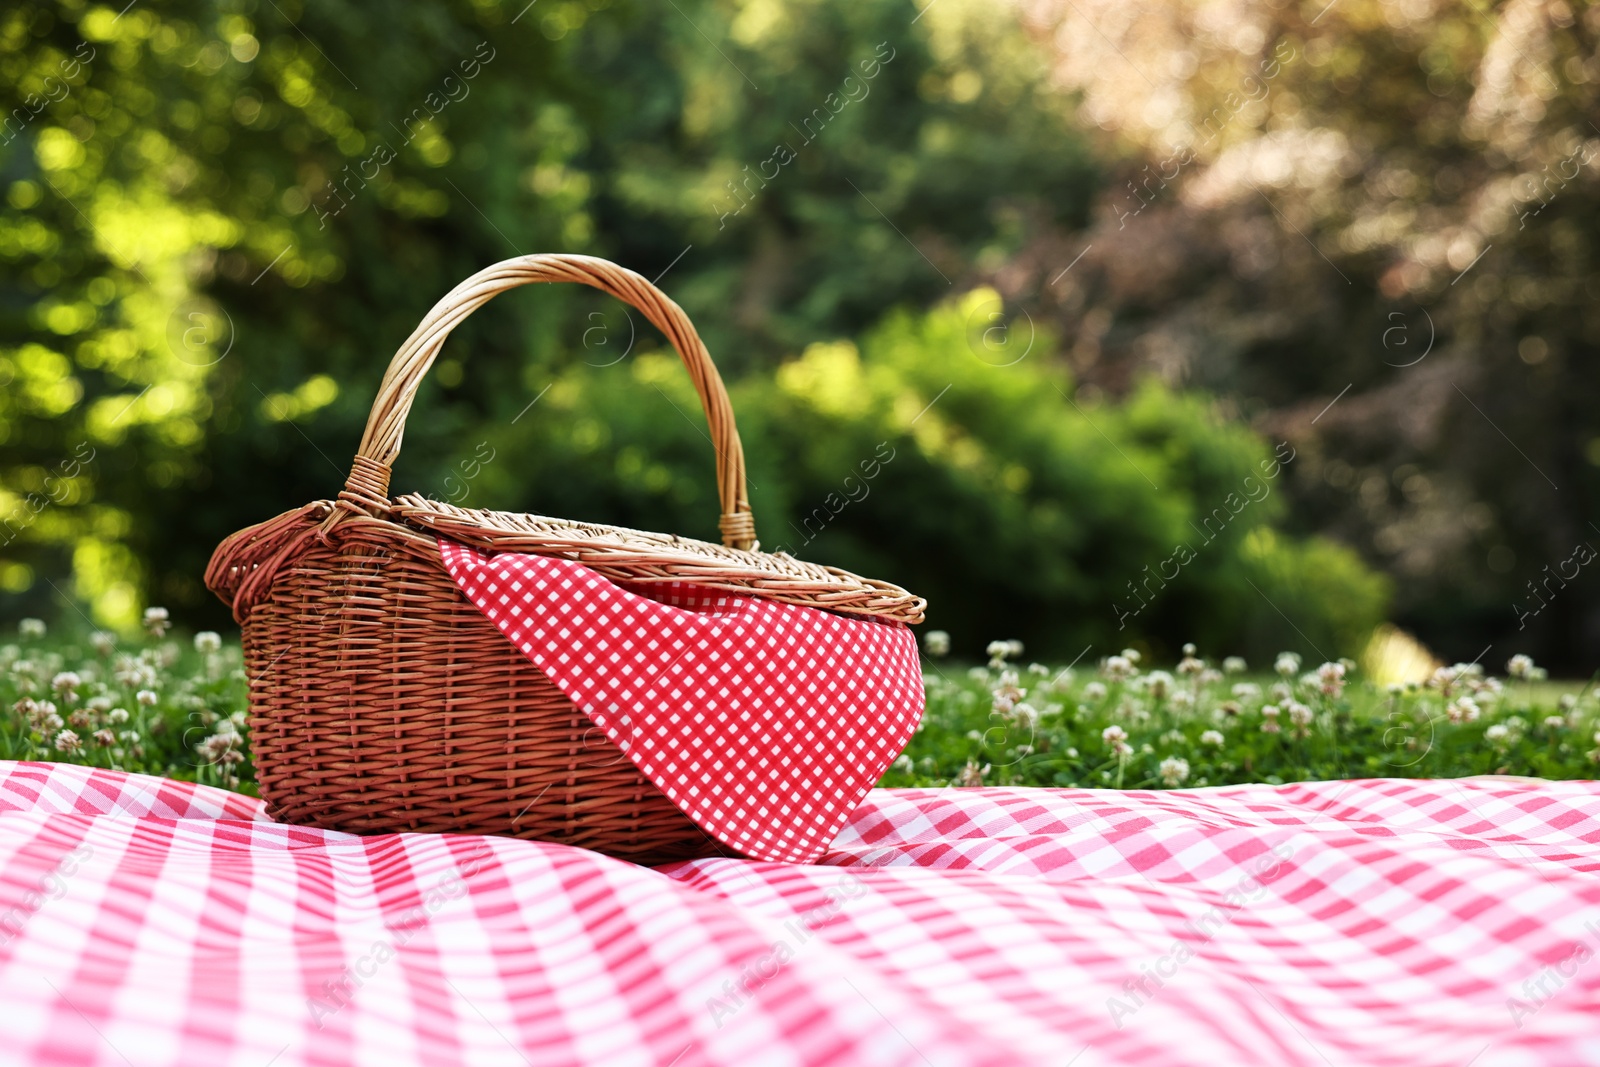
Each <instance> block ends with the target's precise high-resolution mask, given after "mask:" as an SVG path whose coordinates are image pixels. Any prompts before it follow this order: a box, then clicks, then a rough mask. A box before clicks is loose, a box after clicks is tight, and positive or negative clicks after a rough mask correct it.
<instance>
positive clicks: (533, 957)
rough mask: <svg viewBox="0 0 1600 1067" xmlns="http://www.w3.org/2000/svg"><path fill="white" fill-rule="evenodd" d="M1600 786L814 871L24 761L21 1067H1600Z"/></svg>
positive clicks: (1192, 819) (926, 835)
mask: <svg viewBox="0 0 1600 1067" xmlns="http://www.w3.org/2000/svg"><path fill="white" fill-rule="evenodd" d="M1597 870H1600V786H1597V785H1596V784H1594V783H1536V782H1525V781H1506V780H1488V779H1478V780H1466V781H1459V782H1448V781H1446V782H1407V781H1389V780H1377V781H1362V782H1332V783H1319V784H1307V785H1295V786H1284V787H1279V788H1271V787H1266V786H1250V787H1232V788H1226V789H1199V790H1189V791H1185V792H1165V793H1115V792H1108V791H1094V790H1024V789H974V790H876V791H874V792H873V793H872V794H870V795H869V797H868V798H867V801H866V803H865V804H864V805H863V806H862V807H861V808H860V809H859V810H858V811H857V812H856V813H855V815H854V816H853V817H852V818H851V820H850V822H849V823H848V824H847V825H846V826H845V828H844V830H843V832H842V833H841V835H840V836H839V838H838V840H837V841H836V842H835V843H834V845H833V848H832V849H831V851H830V852H829V853H828V854H827V856H826V857H825V858H824V861H823V863H822V864H820V865H815V866H800V865H788V864H780V863H771V862H757V861H751V860H733V859H710V860H697V861H694V862H689V863H680V864H674V865H671V866H668V867H665V868H662V869H659V870H649V869H645V868H641V867H635V866H631V865H629V864H626V863H622V862H618V861H616V860H612V859H608V858H606V857H603V856H599V855H595V854H593V853H588V852H583V851H580V850H576V849H572V848H569V847H565V846H558V845H544V844H537V843H531V842H525V841H514V840H507V839H499V838H477V837H465V836H459V837H458V836H427V835H409V834H406V835H396V836H385V837H367V838H360V837H354V836H350V835H347V834H341V833H332V832H326V831H320V830H311V829H304V828H300V827H293V826H284V825H279V824H275V823H272V822H269V821H267V820H266V819H265V818H264V817H263V815H262V814H261V810H260V808H259V806H258V805H257V804H256V803H255V802H254V801H251V800H248V799H246V798H241V797H238V796H234V795H231V794H228V793H224V792H220V791H217V790H214V789H207V788H200V787H194V786H189V785H183V784H179V783H174V782H169V781H163V780H161V779H156V778H147V777H141V776H137V775H123V774H117V773H112V772H107V771H91V770H86V769H83V768H79V767H70V766H61V765H53V764H39V763H21V764H18V763H11V764H0V1062H4V1063H29V1064H52V1065H54V1064H105V1065H115V1067H155V1065H158V1064H169V1063H184V1064H206V1065H208V1067H225V1065H239V1067H268V1065H277V1067H283V1065H289V1064H301V1063H306V1064H328V1065H343V1064H374V1065H379V1067H397V1065H401V1064H410V1063H427V1064H441V1065H443V1064H458V1063H473V1064H477V1063H483V1064H509V1065H513V1067H517V1065H524V1064H532V1065H535V1067H545V1065H555V1064H576V1063H590V1064H639V1065H651V1067H695V1065H701V1064H716V1065H727V1067H749V1065H753V1064H755V1065H761V1064H835V1063H837V1064H866V1065H872V1067H878V1065H897V1064H904V1065H907V1067H927V1065H934V1067H955V1065H965V1064H996V1065H999V1064H1005V1065H1008V1067H1009V1065H1014V1064H1049V1065H1055V1067H1064V1065H1066V1064H1074V1065H1078V1067H1090V1065H1094V1064H1139V1065H1146V1064H1148V1065H1168V1064H1206V1065H1212V1064H1236V1063H1270V1064H1294V1065H1299V1064H1304V1065H1310V1067H1329V1065H1333V1067H1342V1065H1345V1064H1353V1065H1354V1064H1359V1065H1366V1064H1376V1065H1384V1064H1395V1065H1405V1067H1417V1065H1425V1064H1439V1065H1447V1067H1468V1065H1469V1064H1471V1065H1472V1067H1488V1065H1501V1064H1528V1065H1535V1064H1537V1065H1558V1067H1559V1065H1567V1064H1580V1063H1600V960H1597V956H1600V878H1597V877H1596V875H1597Z"/></svg>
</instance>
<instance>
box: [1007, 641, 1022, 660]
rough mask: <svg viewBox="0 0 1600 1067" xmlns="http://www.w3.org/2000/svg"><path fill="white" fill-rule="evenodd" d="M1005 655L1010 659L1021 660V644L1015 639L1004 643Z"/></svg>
mask: <svg viewBox="0 0 1600 1067" xmlns="http://www.w3.org/2000/svg"><path fill="white" fill-rule="evenodd" d="M1006 655H1007V656H1008V657H1009V658H1011V659H1021V658H1022V642H1021V641H1018V640H1017V639H1016V638H1015V637H1013V638H1012V639H1011V640H1009V641H1007V642H1006Z"/></svg>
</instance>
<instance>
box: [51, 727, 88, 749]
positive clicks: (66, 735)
mask: <svg viewBox="0 0 1600 1067" xmlns="http://www.w3.org/2000/svg"><path fill="white" fill-rule="evenodd" d="M55 746H56V748H57V749H59V750H60V751H62V752H66V753H73V752H77V751H78V750H79V749H81V748H83V742H82V741H80V740H79V739H78V735H77V734H75V733H73V732H72V731H71V730H62V731H61V732H60V733H58V734H56V736H55Z"/></svg>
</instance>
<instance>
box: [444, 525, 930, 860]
mask: <svg viewBox="0 0 1600 1067" xmlns="http://www.w3.org/2000/svg"><path fill="white" fill-rule="evenodd" d="M439 551H440V554H441V555H442V556H443V557H444V563H445V566H446V567H447V568H449V570H450V574H451V576H452V577H454V578H455V580H456V584H457V585H458V586H460V587H461V590H462V592H463V593H465V594H466V595H467V597H468V599H470V600H471V601H472V602H473V603H474V604H476V605H477V606H478V609H479V610H480V611H482V612H483V613H484V614H485V615H486V616H488V618H489V619H490V621H492V622H493V623H494V624H495V625H496V626H498V627H499V628H500V631H501V632H502V633H504V634H505V635H506V637H507V638H509V639H510V641H511V643H512V644H513V645H515V646H516V647H518V648H520V649H521V650H522V651H523V653H524V654H525V655H527V657H528V658H529V659H530V660H532V661H533V663H534V665H535V666H537V667H538V668H539V669H540V670H541V671H543V672H544V673H545V675H547V676H548V677H549V678H550V680H551V681H553V682H554V683H555V684H556V686H557V687H559V688H560V689H561V691H562V692H563V693H565V694H566V695H567V696H568V697H569V698H570V699H571V700H572V702H573V703H574V704H576V705H577V706H578V707H580V708H582V709H583V711H584V713H585V714H587V715H588V716H589V717H590V718H591V719H593V720H594V723H595V725H596V726H598V727H600V729H601V730H603V731H605V735H606V737H608V738H609V739H610V740H611V742H612V743H613V744H615V745H617V746H618V747H619V748H621V749H622V751H623V752H625V753H627V756H628V758H629V759H631V760H632V761H633V762H634V764H635V765H636V766H637V767H638V768H639V770H640V771H642V772H643V773H644V775H645V776H646V777H647V778H649V779H650V780H651V781H652V782H654V783H655V784H656V786H657V787H658V788H660V790H661V791H662V792H663V793H665V794H666V795H667V796H668V797H669V798H671V800H672V802H673V803H674V804H676V805H678V807H679V808H681V809H682V810H683V811H684V813H685V814H687V815H688V816H689V818H691V819H693V820H694V821H695V822H696V823H698V824H699V825H700V826H701V827H703V828H704V829H705V830H706V831H707V832H708V833H710V834H711V835H712V836H713V837H715V838H717V840H719V841H721V842H722V843H724V844H726V845H728V846H729V847H731V848H734V849H737V850H738V851H739V852H742V853H744V854H745V855H747V856H754V857H756V858H758V859H764V860H778V861H786V862H796V863H806V862H810V861H812V860H815V859H816V858H817V857H818V856H821V855H822V854H823V852H825V851H826V850H827V848H828V843H829V842H830V841H832V840H833V837H834V835H835V834H837V833H838V832H839V827H841V826H843V825H844V821H845V820H846V819H847V818H849V817H850V813H851V811H853V810H855V806H856V805H857V804H858V803H860V801H861V798H862V797H864V796H866V795H867V790H869V789H871V788H872V785H873V783H874V782H876V781H877V780H878V779H879V778H881V777H882V776H883V772H884V769H885V768H887V767H888V766H889V762H890V761H891V760H893V759H894V758H895V757H896V756H898V755H899V754H900V752H901V750H903V749H904V748H905V747H906V743H907V742H908V741H910V740H911V734H912V731H913V730H915V729H916V726H917V720H918V719H919V718H921V716H922V705H923V688H922V666H921V663H920V661H919V660H918V658H917V642H916V638H914V637H913V636H912V635H911V631H910V630H909V629H908V628H906V627H905V626H903V625H901V624H899V623H891V622H878V621H875V620H872V619H858V618H847V617H844V616H841V615H834V614H832V613H830V612H826V611H820V610H818V609H816V608H805V607H799V606H797V605H794V604H780V603H777V602H775V601H771V600H765V599H762V598H760V597H755V596H747V595H735V594H731V593H723V592H718V591H716V590H709V589H706V588H705V587H703V586H696V585H688V584H683V583H678V582H671V583H665V584H662V585H650V586H639V587H638V588H639V589H641V590H648V593H649V595H648V596H646V595H643V594H642V593H641V592H638V591H634V590H629V589H625V588H623V587H622V586H620V585H617V584H616V583H614V582H611V581H608V580H607V579H605V578H603V577H601V576H600V575H598V574H596V573H595V572H594V571H592V570H590V569H589V568H588V567H585V566H583V565H582V564H580V563H574V562H572V561H571V560H565V559H552V558H550V557H548V556H534V555H527V554H524V553H520V552H502V553H499V554H497V555H494V556H484V555H481V554H480V553H478V552H475V551H473V550H472V549H470V548H467V547H465V546H462V545H457V544H453V543H452V542H449V541H445V540H442V539H441V540H440V542H439Z"/></svg>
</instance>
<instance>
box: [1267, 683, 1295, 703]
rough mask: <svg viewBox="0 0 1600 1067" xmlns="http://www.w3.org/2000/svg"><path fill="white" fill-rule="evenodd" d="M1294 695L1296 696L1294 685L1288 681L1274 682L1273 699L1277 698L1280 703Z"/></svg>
mask: <svg viewBox="0 0 1600 1067" xmlns="http://www.w3.org/2000/svg"><path fill="white" fill-rule="evenodd" d="M1292 696H1294V687H1293V686H1291V685H1290V684H1289V683H1288V682H1273V683H1272V699H1273V700H1276V701H1278V702H1279V703H1282V702H1283V701H1285V700H1288V699H1289V698H1290V697H1292Z"/></svg>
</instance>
